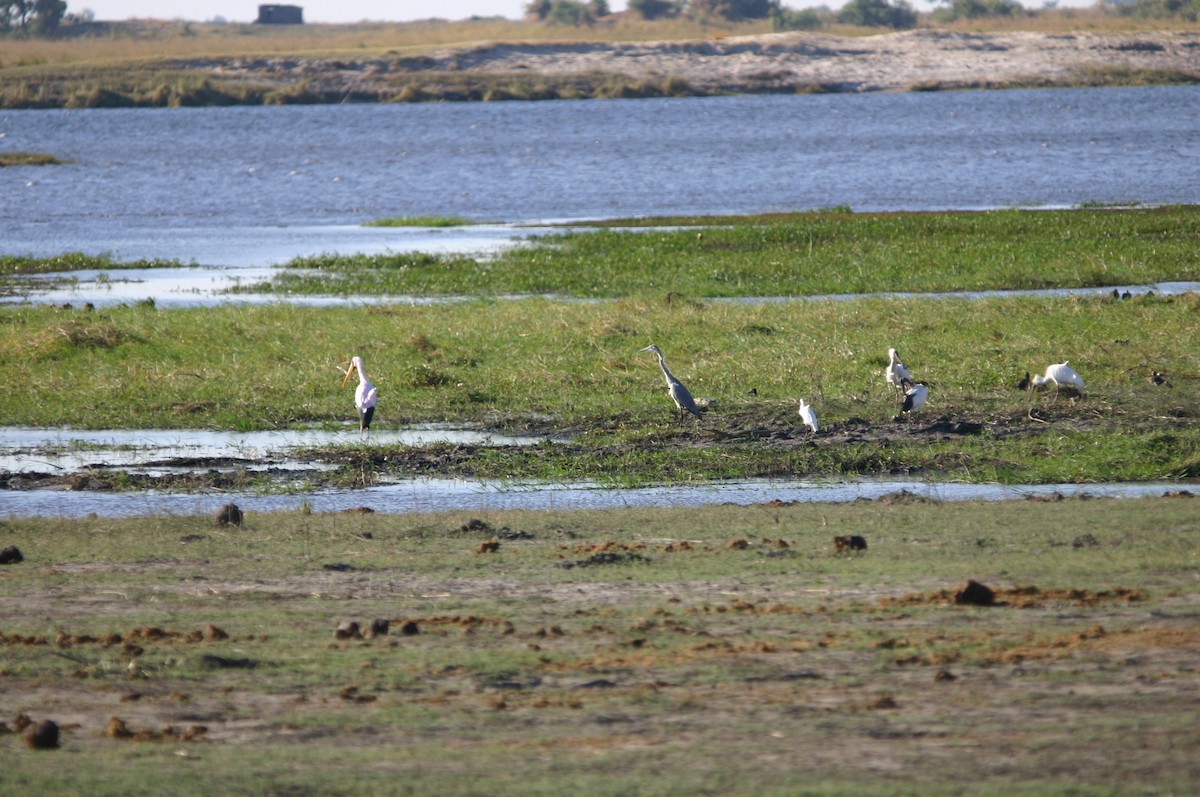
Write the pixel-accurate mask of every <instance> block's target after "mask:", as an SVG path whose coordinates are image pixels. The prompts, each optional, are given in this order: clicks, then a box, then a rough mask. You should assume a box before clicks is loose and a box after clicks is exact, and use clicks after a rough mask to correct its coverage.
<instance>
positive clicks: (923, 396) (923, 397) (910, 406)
mask: <svg viewBox="0 0 1200 797" xmlns="http://www.w3.org/2000/svg"><path fill="white" fill-rule="evenodd" d="M928 399H929V388H927V387H925V386H924V385H919V384H918V385H913V386H912V387H910V388H909V389H908V390H906V391H905V392H904V404H903V406H901V407H900V410H901V411H902V412H905V413H908V414H912V413H915V412H916V411H917V410H919V409H921V406H922V405H923V404H924V403H925V402H926V401H927V400H928Z"/></svg>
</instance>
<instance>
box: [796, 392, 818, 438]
mask: <svg viewBox="0 0 1200 797" xmlns="http://www.w3.org/2000/svg"><path fill="white" fill-rule="evenodd" d="M800 420H802V421H804V425H805V426H807V427H808V428H809V429H810V430H811V431H812V433H813V434H816V433H817V432H818V431H820V429H821V427H820V426H819V425H818V424H817V413H816V412H815V411H813V408H812V405H811V404H808V403H807V402H805V401H804V399H800Z"/></svg>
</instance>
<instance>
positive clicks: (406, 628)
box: [400, 620, 421, 636]
mask: <svg viewBox="0 0 1200 797" xmlns="http://www.w3.org/2000/svg"><path fill="white" fill-rule="evenodd" d="M400 633H401V634H403V635H404V636H416V635H417V634H419V633H421V629H420V627H419V626H418V625H417V621H416V620H407V621H405V623H404V624H403V625H401V626H400Z"/></svg>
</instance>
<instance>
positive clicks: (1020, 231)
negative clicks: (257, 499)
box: [236, 206, 1200, 298]
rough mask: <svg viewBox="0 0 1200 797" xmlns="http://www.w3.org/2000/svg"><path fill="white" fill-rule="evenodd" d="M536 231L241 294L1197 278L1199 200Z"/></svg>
mask: <svg viewBox="0 0 1200 797" xmlns="http://www.w3.org/2000/svg"><path fill="white" fill-rule="evenodd" d="M615 223H634V224H640V225H642V226H643V227H652V229H642V230H640V231H636V232H633V231H628V230H619V229H600V230H595V231H582V232H565V233H562V234H555V235H549V236H538V237H535V238H534V239H533V240H532V241H531V242H530V245H527V246H520V247H515V248H512V249H507V250H505V251H502V252H499V253H497V254H496V255H494V256H491V257H488V258H486V259H480V258H472V257H463V256H429V255H421V254H385V255H371V256H350V257H339V256H333V255H330V256H322V257H317V258H302V259H297V260H295V261H293V262H291V263H288V264H286V266H287V267H286V269H285V270H284V271H283V272H281V273H280V274H279V275H278V276H277V277H275V278H274V279H273V280H271V281H268V282H264V283H259V284H253V285H246V286H241V287H239V288H237V289H236V290H239V291H243V292H256V293H258V292H278V293H291V294H294V293H308V294H334V295H354V294H360V293H365V294H368V295H409V296H444V295H479V294H484V295H511V294H539V295H540V294H553V295H560V296H570V297H580V298H613V297H622V296H644V295H662V294H667V293H676V294H681V295H682V296H685V297H746V296H807V295H824V294H844V293H851V294H853V293H874V292H886V291H906V292H907V291H911V292H937V291H985V290H1004V289H1039V288H1062V287H1071V288H1075V287H1097V286H1108V285H1125V284H1147V283H1154V282H1160V281H1164V280H1197V279H1200V265H1198V264H1197V261H1196V258H1195V257H1194V249H1195V241H1196V240H1197V239H1198V238H1200V212H1197V209H1196V208H1195V207H1190V206H1182V207H1165V208H1136V209H1128V210H1122V211H1120V212H1115V211H1113V210H1111V209H1094V208H1090V209H1078V210H1063V211H1049V210H1045V211H1029V210H1003V211H994V212H987V213H961V212H957V213H868V214H854V213H849V212H846V211H844V210H839V209H831V210H826V211H817V212H813V213H798V214H787V215H779V216H750V217H730V218H725V219H718V218H699V219H695V218H693V219H643V220H636V221H634V222H615Z"/></svg>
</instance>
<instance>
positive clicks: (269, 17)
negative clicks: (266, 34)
mask: <svg viewBox="0 0 1200 797" xmlns="http://www.w3.org/2000/svg"><path fill="white" fill-rule="evenodd" d="M254 21H255V23H256V24H259V25H303V24H304V9H303V8H301V7H300V6H259V7H258V19H256V20H254Z"/></svg>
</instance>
